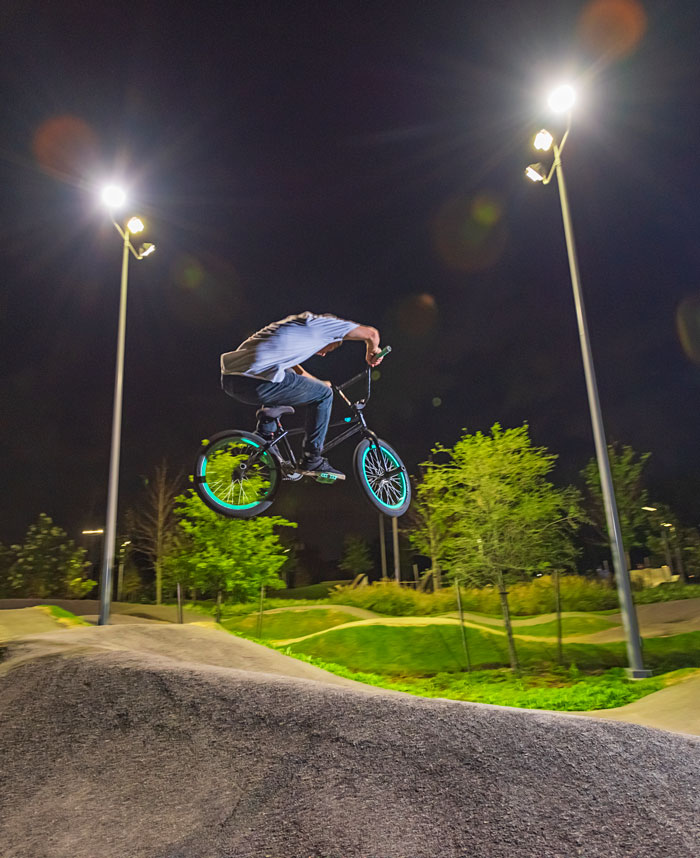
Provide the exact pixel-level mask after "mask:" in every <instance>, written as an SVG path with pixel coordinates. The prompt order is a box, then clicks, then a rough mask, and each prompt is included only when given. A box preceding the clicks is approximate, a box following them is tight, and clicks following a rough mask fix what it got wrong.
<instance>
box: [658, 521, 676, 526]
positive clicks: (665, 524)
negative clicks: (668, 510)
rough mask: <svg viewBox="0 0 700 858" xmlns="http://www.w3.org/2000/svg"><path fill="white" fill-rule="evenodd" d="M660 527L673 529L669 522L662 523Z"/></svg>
mask: <svg viewBox="0 0 700 858" xmlns="http://www.w3.org/2000/svg"><path fill="white" fill-rule="evenodd" d="M661 527H673V525H672V524H671V522H670V521H662V522H661Z"/></svg>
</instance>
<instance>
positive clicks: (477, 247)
mask: <svg viewBox="0 0 700 858" xmlns="http://www.w3.org/2000/svg"><path fill="white" fill-rule="evenodd" d="M433 241H434V245H435V249H436V251H437V253H438V255H439V256H440V258H441V259H442V261H443V262H444V263H445V264H446V265H448V266H449V267H450V268H454V269H457V270H458V271H481V270H483V269H486V268H490V267H492V266H493V265H495V264H496V262H497V261H498V260H499V258H500V256H501V253H502V252H503V248H504V247H505V242H506V229H505V224H504V222H503V213H502V207H501V204H500V202H499V201H498V199H497V198H496V197H495V196H494V195H493V194H490V193H482V194H479V195H478V196H476V197H473V198H470V197H466V196H454V197H450V198H449V199H448V200H446V202H445V203H443V205H442V206H441V207H440V209H439V211H438V212H437V214H436V216H435V219H434V222H433Z"/></svg>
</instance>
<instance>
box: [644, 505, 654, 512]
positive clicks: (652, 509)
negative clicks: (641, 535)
mask: <svg viewBox="0 0 700 858" xmlns="http://www.w3.org/2000/svg"><path fill="white" fill-rule="evenodd" d="M642 509H645V510H646V511H647V512H656V507H655V506H643V507H642Z"/></svg>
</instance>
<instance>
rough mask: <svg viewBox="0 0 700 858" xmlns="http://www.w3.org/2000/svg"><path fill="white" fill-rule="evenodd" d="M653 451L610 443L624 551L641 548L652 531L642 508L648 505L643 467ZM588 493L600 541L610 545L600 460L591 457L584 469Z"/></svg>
mask: <svg viewBox="0 0 700 858" xmlns="http://www.w3.org/2000/svg"><path fill="white" fill-rule="evenodd" d="M650 456H651V453H639V454H638V453H636V452H635V451H634V450H633V449H632V447H630V446H629V445H627V444H618V443H615V444H608V459H609V461H610V474H611V477H612V482H613V488H614V490H615V502H616V505H617V512H618V516H619V519H620V531H621V533H622V542H623V544H624V546H625V550H626V551H628V552H629V550H630V549H631V548H634V547H642V546H644V545H645V544H646V540H647V536H648V534H649V521H650V520H649V515H648V513H647V512H646V511H645V510H643V509H642V507H644V506H648V505H649V493H648V491H647V490H646V488H645V487H644V469H645V467H646V464H647V462H648V461H649V457H650ZM581 476H582V477H583V479H584V481H585V483H586V489H587V492H588V506H589V510H590V514H591V519H592V521H593V523H594V524H595V526H596V529H597V531H598V534H599V535H600V538H601V543H602V544H604V545H607V544H608V529H607V523H606V516H605V505H604V503H603V490H602V487H601V482H600V471H599V470H598V462H597V460H596V459H591V460H590V461H589V462H588V464H587V465H586V467H585V468H584V469H583V471H582V472H581Z"/></svg>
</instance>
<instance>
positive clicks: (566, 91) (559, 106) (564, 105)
mask: <svg viewBox="0 0 700 858" xmlns="http://www.w3.org/2000/svg"><path fill="white" fill-rule="evenodd" d="M575 101H576V91H575V90H574V88H573V86H570V85H569V84H568V83H566V84H562V85H561V86H558V87H557V88H556V89H553V90H552V92H551V93H550V94H549V98H548V99H547V103H548V104H549V109H550V110H552V111H554V113H568V112H569V111H570V110H571V108H572V107H573V106H574V102H575Z"/></svg>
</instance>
